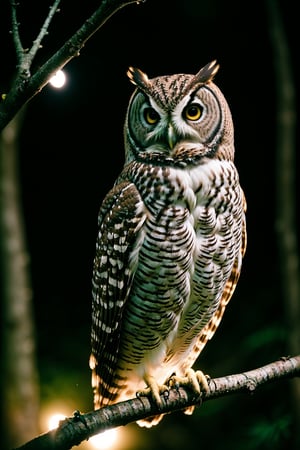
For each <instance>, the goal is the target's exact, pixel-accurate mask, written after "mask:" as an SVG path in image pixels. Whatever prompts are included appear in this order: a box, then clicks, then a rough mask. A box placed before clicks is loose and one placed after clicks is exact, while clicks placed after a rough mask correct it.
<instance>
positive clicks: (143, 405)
mask: <svg viewBox="0 0 300 450" xmlns="http://www.w3.org/2000/svg"><path fill="white" fill-rule="evenodd" d="M296 376H300V355H299V356H295V357H289V358H281V359H280V360H279V361H275V362H273V363H270V364H267V365H266V366H264V367H260V368H258V369H255V370H251V371H249V372H244V373H240V374H236V375H229V376H226V377H222V378H214V379H210V380H209V389H210V390H209V392H208V393H205V395H202V396H201V397H200V398H199V397H198V398H195V394H193V393H192V392H190V391H189V390H187V389H184V388H182V387H179V388H178V389H171V390H170V391H169V395H168V396H167V398H166V397H165V396H162V407H161V409H160V410H158V407H157V406H156V405H155V404H154V403H152V401H151V399H149V398H148V397H139V398H135V399H132V400H128V401H126V402H120V403H117V404H115V405H112V406H107V407H104V408H101V409H99V410H97V411H92V412H89V413H86V414H80V413H79V412H78V411H77V412H75V413H74V416H73V417H69V418H66V419H65V420H63V421H61V422H60V425H59V427H58V428H56V429H55V430H52V431H49V432H48V433H45V434H42V435H41V436H39V437H37V438H35V439H33V440H32V441H30V442H28V443H27V444H25V445H23V446H21V447H18V449H15V450H37V449H39V450H50V449H51V450H67V449H70V448H72V447H73V446H74V445H79V444H80V442H82V441H83V440H85V439H88V438H89V437H91V436H93V435H95V434H98V433H100V432H103V431H105V430H107V429H111V428H115V427H118V426H121V425H127V424H128V423H130V422H135V421H137V420H141V419H144V418H146V417H150V416H153V415H156V414H161V413H166V414H167V413H170V412H174V411H176V410H182V409H185V408H186V407H188V406H191V405H198V406H199V405H200V404H202V403H203V402H205V401H207V400H213V399H215V398H218V397H224V396H226V395H230V394H234V393H238V392H251V393H252V392H253V391H254V390H255V389H256V388H257V387H259V386H262V385H263V384H266V383H270V382H272V381H276V380H279V379H284V378H293V377H296Z"/></svg>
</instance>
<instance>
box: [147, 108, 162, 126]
mask: <svg viewBox="0 0 300 450" xmlns="http://www.w3.org/2000/svg"><path fill="white" fill-rule="evenodd" d="M144 118H145V120H146V122H147V123H148V124H149V125H155V124H156V123H157V122H158V121H159V115H158V113H157V112H156V111H155V109H153V108H146V109H145V110H144Z"/></svg>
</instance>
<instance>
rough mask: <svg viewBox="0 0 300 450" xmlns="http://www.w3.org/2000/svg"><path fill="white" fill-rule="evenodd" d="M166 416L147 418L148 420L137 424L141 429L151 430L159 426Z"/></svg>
mask: <svg viewBox="0 0 300 450" xmlns="http://www.w3.org/2000/svg"><path fill="white" fill-rule="evenodd" d="M164 415H165V414H159V415H158V416H152V417H147V419H142V420H138V421H137V422H136V423H137V424H138V426H140V427H144V428H151V427H154V426H155V425H157V424H158V423H159V422H160V421H161V420H162V418H163V417H164Z"/></svg>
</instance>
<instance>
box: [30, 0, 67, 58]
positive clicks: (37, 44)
mask: <svg viewBox="0 0 300 450" xmlns="http://www.w3.org/2000/svg"><path fill="white" fill-rule="evenodd" d="M59 4H60V0H55V2H54V3H53V5H52V6H51V7H50V10H49V14H48V16H47V17H46V20H45V22H44V23H43V26H42V28H41V30H40V32H39V35H38V37H37V38H36V39H35V40H34V41H33V45H32V47H31V49H30V50H29V52H28V54H27V56H28V63H29V64H31V63H32V61H33V59H34V57H35V55H36V53H37V51H38V49H39V48H40V47H41V43H42V40H43V39H44V37H45V36H46V34H47V33H48V28H49V25H50V22H51V20H52V19H53V16H54V14H55V13H56V12H57V11H58V9H57V8H58V5H59Z"/></svg>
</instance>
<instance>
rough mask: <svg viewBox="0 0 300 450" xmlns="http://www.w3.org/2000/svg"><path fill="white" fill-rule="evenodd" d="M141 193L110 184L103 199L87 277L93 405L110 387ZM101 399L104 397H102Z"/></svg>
mask: <svg viewBox="0 0 300 450" xmlns="http://www.w3.org/2000/svg"><path fill="white" fill-rule="evenodd" d="M142 205H143V204H142V202H141V198H140V196H139V193H138V191H137V190H136V188H135V186H134V185H133V184H132V183H129V182H127V181H124V182H121V183H119V184H116V185H115V187H114V188H113V189H112V190H111V191H110V192H109V194H108V195H107V196H106V198H105V199H104V201H103V204H102V206H101V209H100V213H99V219H98V225H99V233H98V237H97V243H96V254H95V259H94V267H93V278H92V293H93V303H92V331H91V347H92V353H91V357H90V367H91V369H92V370H93V375H92V384H93V386H94V389H95V406H96V407H100V406H102V403H101V402H102V401H103V398H106V399H110V398H111V399H113V393H112V392H111V389H110V388H111V387H112V381H113V375H114V370H115V367H116V363H117V358H118V350H119V342H120V332H121V327H122V315H123V311H124V306H125V304H126V300H127V298H128V295H129V293H130V289H131V285H132V280H133V276H134V272H135V264H136V259H137V255H136V254H137V252H135V251H134V250H135V248H136V247H137V240H138V237H139V230H140V229H141V227H142V225H143V223H144V221H145V211H144V209H143V206H142ZM105 401H106V402H107V400H105Z"/></svg>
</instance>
